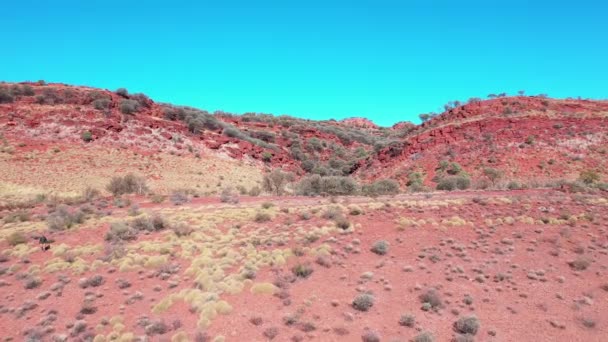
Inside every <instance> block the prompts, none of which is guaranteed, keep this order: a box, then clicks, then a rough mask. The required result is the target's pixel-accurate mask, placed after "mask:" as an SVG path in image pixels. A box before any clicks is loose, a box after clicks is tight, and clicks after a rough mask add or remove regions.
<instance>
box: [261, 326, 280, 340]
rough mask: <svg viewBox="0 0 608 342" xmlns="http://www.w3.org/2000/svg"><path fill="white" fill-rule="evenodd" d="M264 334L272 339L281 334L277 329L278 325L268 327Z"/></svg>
mask: <svg viewBox="0 0 608 342" xmlns="http://www.w3.org/2000/svg"><path fill="white" fill-rule="evenodd" d="M263 335H264V337H266V338H267V339H269V340H272V339H274V338H275V337H277V335H279V329H277V328H276V327H270V328H267V329H266V330H264V332H263Z"/></svg>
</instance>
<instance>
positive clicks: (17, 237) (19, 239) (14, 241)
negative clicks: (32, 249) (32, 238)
mask: <svg viewBox="0 0 608 342" xmlns="http://www.w3.org/2000/svg"><path fill="white" fill-rule="evenodd" d="M6 242H8V244H9V245H10V246H17V245H20V244H22V243H27V238H26V237H25V235H23V233H21V232H14V233H11V234H10V235H9V236H8V237H7V238H6Z"/></svg>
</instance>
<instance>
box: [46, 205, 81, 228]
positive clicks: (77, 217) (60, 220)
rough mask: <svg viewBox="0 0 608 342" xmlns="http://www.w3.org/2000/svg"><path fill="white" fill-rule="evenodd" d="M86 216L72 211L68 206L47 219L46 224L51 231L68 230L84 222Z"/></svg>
mask: <svg viewBox="0 0 608 342" xmlns="http://www.w3.org/2000/svg"><path fill="white" fill-rule="evenodd" d="M85 218H86V214H85V213H84V212H83V211H82V210H80V209H77V210H72V209H70V208H69V207H68V206H65V205H61V206H59V207H58V208H57V209H55V211H53V212H52V213H50V214H49V215H48V216H47V218H46V224H47V226H48V228H49V229H50V230H66V229H70V228H72V227H74V226H75V225H77V224H81V223H83V222H84V220H85Z"/></svg>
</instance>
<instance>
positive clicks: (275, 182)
mask: <svg viewBox="0 0 608 342" xmlns="http://www.w3.org/2000/svg"><path fill="white" fill-rule="evenodd" d="M293 179H294V175H293V174H292V173H290V172H284V171H282V170H279V169H275V170H272V171H271V172H270V173H268V174H267V175H265V176H264V182H263V186H264V190H266V191H268V192H271V193H273V194H275V195H277V196H280V195H282V194H283V193H284V192H285V185H287V183H288V182H291V181H293Z"/></svg>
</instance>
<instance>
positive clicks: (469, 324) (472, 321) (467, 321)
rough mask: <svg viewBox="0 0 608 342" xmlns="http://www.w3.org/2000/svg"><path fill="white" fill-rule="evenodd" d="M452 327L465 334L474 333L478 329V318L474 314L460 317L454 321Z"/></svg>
mask: <svg viewBox="0 0 608 342" xmlns="http://www.w3.org/2000/svg"><path fill="white" fill-rule="evenodd" d="M454 329H455V330H456V331H457V332H459V333H461V334H467V335H475V334H477V331H478V330H479V320H478V319H477V317H475V316H465V317H461V318H460V319H458V320H457V321H456V322H455V323H454Z"/></svg>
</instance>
